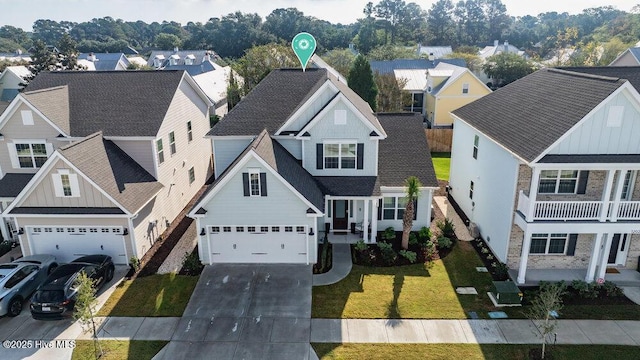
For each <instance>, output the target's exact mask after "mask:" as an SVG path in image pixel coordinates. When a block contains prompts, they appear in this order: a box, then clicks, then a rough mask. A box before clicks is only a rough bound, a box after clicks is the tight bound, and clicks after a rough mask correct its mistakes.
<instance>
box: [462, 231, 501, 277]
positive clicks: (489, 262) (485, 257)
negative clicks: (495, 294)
mask: <svg viewBox="0 0 640 360" xmlns="http://www.w3.org/2000/svg"><path fill="white" fill-rule="evenodd" d="M471 245H473V248H474V249H475V250H476V252H477V253H478V256H479V257H480V260H482V263H483V264H484V266H485V267H486V268H487V270H488V271H489V274H490V275H491V277H492V278H493V280H495V281H505V280H508V279H509V274H508V273H507V272H502V273H501V272H499V271H496V268H495V267H494V266H493V265H494V264H496V265H499V264H500V260H498V258H496V256H495V254H493V251H491V248H489V247H488V246H487V245H486V244H485V242H484V240H483V239H476V240H472V241H471ZM483 246H484V247H485V248H487V249H489V252H488V253H486V254H485V253H483V252H482V250H481V249H482V248H483ZM489 257H491V258H489Z"/></svg>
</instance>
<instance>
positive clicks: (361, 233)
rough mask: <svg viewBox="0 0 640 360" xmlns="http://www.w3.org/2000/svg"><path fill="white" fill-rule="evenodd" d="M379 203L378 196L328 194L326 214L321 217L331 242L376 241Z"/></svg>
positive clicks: (322, 225)
mask: <svg viewBox="0 0 640 360" xmlns="http://www.w3.org/2000/svg"><path fill="white" fill-rule="evenodd" d="M378 203H379V199H378V198H376V197H353V196H327V197H326V198H325V209H327V210H326V211H325V216H324V217H323V218H319V219H318V221H319V222H323V224H318V228H319V229H324V231H325V233H326V234H327V238H328V240H329V242H331V243H336V244H340V243H342V244H344V243H348V244H353V243H356V242H358V241H360V240H364V242H367V243H372V242H376V234H377V231H378Z"/></svg>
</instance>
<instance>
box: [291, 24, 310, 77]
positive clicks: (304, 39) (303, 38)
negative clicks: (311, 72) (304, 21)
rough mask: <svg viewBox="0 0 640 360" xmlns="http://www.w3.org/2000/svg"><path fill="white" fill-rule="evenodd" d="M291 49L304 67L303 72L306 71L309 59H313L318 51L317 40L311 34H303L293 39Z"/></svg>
mask: <svg viewBox="0 0 640 360" xmlns="http://www.w3.org/2000/svg"><path fill="white" fill-rule="evenodd" d="M291 47H292V48H293V52H294V53H295V54H296V56H297V57H298V60H299V61H300V65H302V71H305V69H306V68H307V64H308V63H309V59H311V56H312V55H313V52H314V51H316V39H315V38H314V37H313V35H311V34H309V33H306V32H301V33H299V34H298V35H296V36H294V37H293V40H292V41H291Z"/></svg>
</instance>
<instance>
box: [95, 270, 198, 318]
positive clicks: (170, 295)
mask: <svg viewBox="0 0 640 360" xmlns="http://www.w3.org/2000/svg"><path fill="white" fill-rule="evenodd" d="M198 278H199V277H198V276H183V275H176V274H165V275H151V276H146V277H139V278H136V279H135V280H127V281H123V282H122V283H121V284H120V285H119V286H118V287H117V288H116V290H115V291H114V292H113V294H112V295H111V297H110V298H109V299H108V300H107V302H106V303H105V305H104V306H103V307H102V309H100V311H99V312H98V316H182V313H183V312H184V309H185V307H186V306H187V302H189V298H190V297H191V293H192V292H193V289H194V288H195V287H196V283H197V282H198Z"/></svg>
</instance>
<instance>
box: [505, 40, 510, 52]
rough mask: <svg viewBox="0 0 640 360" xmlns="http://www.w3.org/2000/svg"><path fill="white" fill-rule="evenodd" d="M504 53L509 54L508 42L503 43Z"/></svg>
mask: <svg viewBox="0 0 640 360" xmlns="http://www.w3.org/2000/svg"><path fill="white" fill-rule="evenodd" d="M504 52H509V41H507V40H505V41H504Z"/></svg>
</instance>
